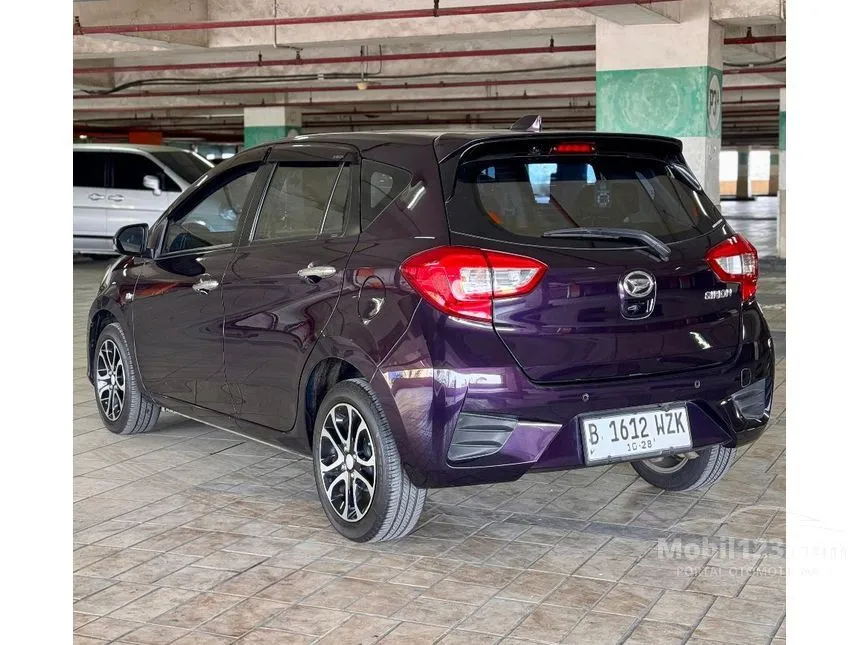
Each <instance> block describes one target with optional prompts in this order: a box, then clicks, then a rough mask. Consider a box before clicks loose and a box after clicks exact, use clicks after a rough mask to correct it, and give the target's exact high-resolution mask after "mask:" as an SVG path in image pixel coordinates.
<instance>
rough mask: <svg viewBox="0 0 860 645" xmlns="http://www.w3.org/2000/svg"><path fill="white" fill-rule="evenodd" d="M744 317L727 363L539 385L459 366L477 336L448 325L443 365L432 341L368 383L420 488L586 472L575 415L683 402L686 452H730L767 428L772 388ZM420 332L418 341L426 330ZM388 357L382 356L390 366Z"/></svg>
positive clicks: (769, 368)
mask: <svg viewBox="0 0 860 645" xmlns="http://www.w3.org/2000/svg"><path fill="white" fill-rule="evenodd" d="M416 318H418V317H416ZM743 320H744V335H743V338H744V339H745V342H744V343H743V345H741V347H740V350H739V352H738V354H737V355H736V357H735V359H734V360H733V361H731V362H730V363H728V364H723V365H719V366H715V367H712V368H708V369H701V370H695V371H689V372H684V373H676V374H666V375H660V376H636V377H629V378H624V379H617V380H613V381H603V382H591V383H576V384H563V385H539V384H536V383H534V382H532V381H530V380H529V379H528V378H527V377H526V376H525V375H524V373H523V372H522V370H521V369H520V368H519V366H517V365H516V364H513V365H511V364H508V365H500V366H497V367H485V368H474V367H467V366H465V365H457V364H456V363H458V362H460V361H463V360H465V361H468V362H470V363H471V364H472V365H475V364H480V362H479V357H478V356H475V355H474V354H475V350H476V349H477V348H480V347H481V345H480V342H481V341H480V339H481V337H482V336H485V335H486V334H483V335H479V334H480V330H479V329H476V328H475V327H474V326H470V325H466V324H464V325H462V329H459V330H456V331H455V330H453V329H452V328H453V327H455V326H457V325H458V324H460V323H458V322H456V321H452V320H451V319H447V321H446V323H445V325H447V327H448V328H447V329H445V336H446V337H447V338H451V337H455V338H458V339H459V340H458V342H461V343H462V344H463V347H462V348H461V351H459V352H454V351H452V348H451V347H450V342H449V341H446V348H445V349H446V352H445V353H446V358H445V359H444V360H441V361H440V360H439V358H438V354H439V347H434V346H433V342H434V339H433V337H432V336H431V337H430V339H429V347H428V349H427V352H426V354H425V353H424V352H419V353H417V354H416V352H415V351H414V350H415V345H412V347H411V350H412V352H411V356H412V357H413V360H412V361H408V360H407V361H401V360H397V361H396V363H395V365H396V367H394V366H392V367H387V368H386V367H380V371H379V372H378V373H377V375H376V376H375V378H374V386H375V387H376V388H377V391H378V390H379V388H384V389H385V390H386V394H390V398H389V397H388V396H386V397H385V398H386V399H388V400H389V401H391V402H392V404H393V409H391V410H390V411H389V420H390V421H392V417H393V422H392V429H393V430H394V432H395V435H396V438H397V440H398V441H397V442H398V447H399V448H400V452H401V457H402V459H403V463H404V466H405V468H406V470H407V472H408V474H409V476H410V478H411V479H412V480H413V481H414V482H415V483H416V484H417V485H419V486H424V487H440V486H457V485H466V484H479V483H492V482H497V481H508V480H513V479H517V478H519V477H521V476H522V475H523V474H525V473H526V472H528V471H530V470H560V469H573V468H581V467H585V466H586V465H587V464H586V463H585V459H584V451H583V446H582V441H581V434H580V430H579V427H580V424H579V418H580V416H581V415H584V414H593V413H599V412H602V411H606V412H611V411H615V410H619V409H625V408H634V407H641V406H649V405H656V404H663V403H670V402H678V401H685V402H686V403H687V410H688V413H689V419H690V427H691V434H692V441H693V448H704V447H707V446H712V445H716V444H721V445H725V446H737V445H741V444H744V443H748V442H750V441H753V440H755V439H757V438H758V437H759V436H760V435H761V433H762V432H763V431H764V429H765V428H766V426H767V422H768V420H769V418H770V409H771V401H772V396H773V386H774V352H773V342H772V340H771V337H770V332H769V330H768V329H767V325H766V323H765V321H764V318H763V316H762V314H761V310H760V309H759V308H758V306H757V305H752V306H749V307H746V308H745V310H744V317H743ZM414 323H415V324H420V320H419V321H414ZM423 327H424V335H425V337H426V336H427V332H426V330H427V325H423ZM483 342H484V343H486V342H488V341H487V339H486V338H483ZM397 354H398V352H394V354H393V356H392V357H389V359H390V360H392V359H394V360H396V359H397ZM434 354H435V355H436V358H435V359H434V358H433V355H434ZM450 356H456V357H457V359H456V361H455V360H452V359H451V358H447V357H450ZM493 356H494V357H495V356H496V354H495V353H493ZM482 358H486V357H482ZM502 362H503V361H502Z"/></svg>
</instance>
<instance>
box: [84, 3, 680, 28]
mask: <svg viewBox="0 0 860 645" xmlns="http://www.w3.org/2000/svg"><path fill="white" fill-rule="evenodd" d="M669 1H671V0H650V2H669ZM625 4H640V3H639V2H636V1H635V0H551V1H549V2H514V3H508V4H499V5H477V6H465V7H438V5H437V6H436V7H435V8H428V9H402V10H396V11H368V12H363V13H341V14H334V15H320V16H292V17H282V18H255V19H246V20H205V21H198V22H165V23H144V24H135V25H93V26H88V27H85V26H83V25H82V24H81V23H80V21H79V20H78V18H77V17H76V18H75V25H74V30H73V33H74V35H76V36H88V35H94V34H139V33H146V32H152V31H161V32H167V31H194V30H211V29H235V28H238V27H272V26H276V27H277V26H286V25H319V24H340V23H347V22H368V21H370V22H373V21H380V20H416V19H420V18H449V17H453V16H478V15H494V14H505V13H522V12H533V11H552V10H557V9H589V8H591V7H608V6H612V5H625Z"/></svg>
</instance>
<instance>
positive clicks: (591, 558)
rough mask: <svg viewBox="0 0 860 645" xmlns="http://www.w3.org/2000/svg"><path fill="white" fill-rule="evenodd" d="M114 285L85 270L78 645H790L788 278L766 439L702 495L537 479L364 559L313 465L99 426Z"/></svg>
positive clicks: (465, 493)
mask: <svg viewBox="0 0 860 645" xmlns="http://www.w3.org/2000/svg"><path fill="white" fill-rule="evenodd" d="M103 269H104V264H103V263H92V262H88V261H84V262H76V263H75V268H74V280H75V300H74V302H75V311H74V326H75V372H74V403H75V405H74V435H75V437H74V452H75V455H74V472H75V480H74V499H75V503H74V531H75V532H74V549H75V551H74V629H75V640H74V642H75V643H76V644H80V645H84V644H92V645H95V644H97V643H107V642H116V643H136V644H158V645H161V644H164V643H176V645H190V644H194V645H222V644H227V643H241V644H244V645H252V644H262V643H277V644H278V645H289V644H292V643H325V644H328V643H340V644H352V643H365V644H366V643H373V642H379V643H385V644H391V643H408V644H410V645H411V644H420V643H444V644H446V645H453V644H455V643H468V644H469V645H484V644H490V643H505V644H511V645H512V644H515V643H516V644H522V645H526V644H527V643H533V642H540V643H577V644H582V645H586V644H589V643H599V644H609V643H620V642H624V643H627V644H628V645H638V644H647V645H661V644H664V643H666V644H669V643H690V644H694V643H695V644H698V645H705V644H708V643H717V642H719V643H737V644H741V645H756V644H758V643H762V644H766V643H780V644H781V643H784V639H785V619H784V614H785V579H784V576H783V572H784V565H785V560H784V556H783V555H782V550H781V549H780V548H779V547H780V545H781V543H782V541H783V540H784V535H785V412H784V410H785V384H784V381H785V361H784V358H783V357H784V355H785V350H784V347H785V306H784V303H785V279H784V273H782V272H780V271H773V270H771V271H772V272H771V273H768V274H765V275H764V276H763V278H762V280H761V283H760V285H761V286H760V293H761V296H760V300H761V302H762V304H763V306H764V308H765V312H766V314H767V316H768V319H769V321H770V323H771V325H772V328H773V330H774V332H775V338H776V341H777V343H776V344H777V348H778V351H779V356H780V361H779V366H778V379H777V384H778V389H777V393H776V399H775V404H774V408H775V410H774V418H775V422H774V423H773V424H772V426H771V428H770V429H769V431H768V432H767V433H765V435H764V436H763V437H762V438H761V439H760V440H759V441H758V442H757V443H755V444H753V445H752V446H750V447H747V448H745V449H743V450H742V451H739V452H740V453H741V456H740V459H739V460H738V461H737V462H736V463H735V465H734V468H733V469H732V471H731V472H730V473H729V474H728V475H727V476H726V477H725V478H724V479H723V480H722V481H721V482H719V483H718V484H716V485H715V486H713V487H711V488H710V490H706V491H698V492H696V493H694V494H678V493H668V492H661V491H659V490H657V489H654V488H651V487H650V486H648V485H647V484H645V483H643V482H642V481H641V480H639V479H638V478H637V477H636V475H635V473H634V471H633V470H632V469H631V468H630V467H629V466H628V465H616V466H612V467H603V468H593V469H587V470H579V471H572V472H561V473H547V474H537V475H527V476H526V477H524V478H523V479H521V480H520V481H518V482H514V483H506V484H498V485H493V486H476V487H469V488H457V489H444V490H435V491H432V492H431V493H430V496H429V501H428V504H427V507H426V510H425V512H424V515H423V516H422V520H421V525H420V528H419V529H418V530H417V531H416V532H415V533H414V534H413V535H411V536H409V537H407V538H405V539H403V540H401V541H399V542H395V543H384V544H379V545H370V546H368V545H362V546H357V545H353V544H352V543H349V542H347V541H345V540H343V539H341V538H340V537H339V536H338V535H337V534H336V533H335V532H334V531H333V530H332V529H331V528H329V525H328V522H327V521H326V519H325V517H324V515H323V512H322V510H321V508H320V506H319V501H318V499H317V495H316V492H315V490H314V484H313V478H312V473H311V465H310V462H309V461H306V460H301V459H297V458H295V457H293V456H291V455H289V454H286V453H282V452H278V451H277V450H275V449H272V448H269V447H267V446H263V445H260V444H257V443H253V442H250V441H243V440H242V439H241V438H240V437H237V436H235V435H230V434H227V433H224V432H221V431H218V430H213V429H211V428H209V427H206V426H203V425H200V424H198V423H194V422H191V421H188V420H185V419H182V418H180V417H176V416H174V415H171V414H164V415H162V418H161V421H160V422H159V424H158V426H157V428H156V430H155V431H153V432H152V433H150V434H146V435H142V436H136V437H129V438H123V437H118V436H115V435H112V434H111V433H109V432H108V431H107V430H106V429H104V428H103V427H102V425H101V422H100V420H99V417H98V413H97V412H96V408H95V404H94V401H93V395H92V391H91V389H90V386H89V384H88V383H87V380H86V377H85V374H84V369H85V368H84V364H85V363H84V356H85V355H84V351H85V347H84V345H85V325H86V315H87V310H88V307H89V303H90V299H91V297H92V294H93V292H94V290H95V287H96V285H97V283H98V281H99V278H100V277H101V275H102V271H103ZM673 540H675V541H673ZM674 547H678V548H677V549H675V550H673V548H674ZM680 547H684V548H683V549H681V548H680ZM732 547H735V548H736V550H735V551H732ZM741 547H748V549H747V552H746V553H745V552H744V550H743V549H742V548H741ZM755 548H758V549H759V551H758V552H756V553H754V554H751V553H750V552H751V551H753V550H754V549H755Z"/></svg>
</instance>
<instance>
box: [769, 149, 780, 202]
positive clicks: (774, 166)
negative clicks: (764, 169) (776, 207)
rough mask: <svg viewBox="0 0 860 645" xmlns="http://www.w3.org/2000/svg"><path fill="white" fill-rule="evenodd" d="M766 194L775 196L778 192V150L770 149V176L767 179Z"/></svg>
mask: <svg viewBox="0 0 860 645" xmlns="http://www.w3.org/2000/svg"><path fill="white" fill-rule="evenodd" d="M767 194H768V196H769V197H776V196H777V195H778V194H779V150H778V149H777V150H771V151H770V176H769V177H768V180H767Z"/></svg>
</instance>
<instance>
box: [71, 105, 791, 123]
mask: <svg viewBox="0 0 860 645" xmlns="http://www.w3.org/2000/svg"><path fill="white" fill-rule="evenodd" d="M594 109H595V108H594V106H584V105H582V106H570V105H513V106H507V107H495V106H494V107H460V108H435V109H433V110H427V108H409V109H382V110H370V109H368V110H364V111H362V112H358V111H355V110H346V111H333V112H327V111H320V112H305V111H303V112H302V119H305V118H309V117H323V118H325V117H361V118H368V119H369V120H368V123H372V122H373V121H374V120H375V116H370V115H402V116H409V115H416V114H418V115H427V114H428V112H429V113H432V114H434V115H437V114H472V115H479V114H491V113H503V112H512V113H514V114H518V113H519V114H524V113H526V112H535V113H540V114H542V115H545V114H551V113H553V112H560V111H561V112H566V113H568V115H569V116H576V117H580V116H582V117H585V116H588V118H591V119H593V118H594V115H593V114H583V113H582V112H594ZM778 115H779V110H778V109H777V108H773V109H759V110H737V109H734V110H723V118H724V119H747V118H754V117H763V116H773V117H776V116H778ZM201 118H202V116H201V115H186V116H178V115H174V116H160V117H156V116H154V115H150V114H146V115H140V116H134V117H128V116H111V117H98V116H95V117H90V118H88V119H79V120H78V122H79V123H90V124H92V123H95V122H99V123H105V122H109V121H122V122H144V121H147V122H148V121H152V122H154V123H159V122H163V121H181V120H191V119H201ZM231 118H241V115H239V116H220V117H219V116H213V117H212V119H231ZM512 118H513V117H512Z"/></svg>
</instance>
